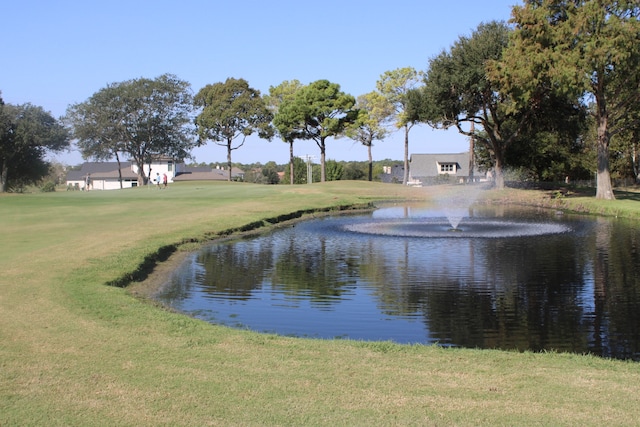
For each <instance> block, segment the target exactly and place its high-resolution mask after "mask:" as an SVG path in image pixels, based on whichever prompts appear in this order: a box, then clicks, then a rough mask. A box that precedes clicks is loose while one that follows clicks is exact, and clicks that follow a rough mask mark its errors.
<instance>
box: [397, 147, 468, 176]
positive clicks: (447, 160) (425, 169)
mask: <svg viewBox="0 0 640 427" xmlns="http://www.w3.org/2000/svg"><path fill="white" fill-rule="evenodd" d="M451 163H453V164H455V165H456V173H455V176H460V177H466V176H469V152H464V153H439V154H412V155H411V159H410V162H409V171H410V172H411V176H412V177H413V178H421V177H436V176H438V175H440V173H441V172H440V170H439V165H441V164H451ZM473 173H474V175H480V174H481V172H480V171H479V170H478V168H477V167H476V168H474V171H473Z"/></svg>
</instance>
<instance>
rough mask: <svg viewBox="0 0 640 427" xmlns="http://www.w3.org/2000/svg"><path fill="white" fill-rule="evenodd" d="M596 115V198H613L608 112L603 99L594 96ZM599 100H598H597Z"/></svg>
mask: <svg viewBox="0 0 640 427" xmlns="http://www.w3.org/2000/svg"><path fill="white" fill-rule="evenodd" d="M596 101H597V104H598V105H597V108H598V116H597V118H596V120H597V122H598V150H597V155H598V170H597V175H596V199H604V200H614V199H615V198H616V197H615V195H614V194H613V187H612V186H611V174H610V173H609V129H608V128H607V124H608V123H607V122H608V114H607V110H606V107H605V103H604V102H603V100H601V99H598V98H596ZM598 101H599V102H598Z"/></svg>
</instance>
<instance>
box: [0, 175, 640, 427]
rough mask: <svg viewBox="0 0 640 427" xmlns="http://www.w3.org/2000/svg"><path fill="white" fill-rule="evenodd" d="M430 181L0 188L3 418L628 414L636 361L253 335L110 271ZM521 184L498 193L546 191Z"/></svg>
mask: <svg viewBox="0 0 640 427" xmlns="http://www.w3.org/2000/svg"><path fill="white" fill-rule="evenodd" d="M433 191H447V190H446V189H443V188H438V189H434V188H432V189H429V188H421V189H419V188H413V189H412V188H406V187H403V186H400V185H385V184H379V183H367V182H331V183H325V184H312V185H300V186H287V185H282V186H262V185H251V184H242V183H215V184H213V183H205V184H176V185H173V186H170V187H169V189H167V190H158V189H155V188H138V189H130V190H123V191H110V192H100V191H93V192H88V193H83V192H58V193H48V194H24V195H3V196H0V426H2V427H4V426H161V425H166V426H179V425H184V426H209V425H211V426H253V425H255V426H258V425H294V426H303V425H304V426H306V425H362V426H370V425H576V426H578V425H580V426H583V425H598V426H600V425H616V426H621V425H638V424H639V423H640V369H639V367H640V365H639V364H638V363H632V362H623V361H612V360H604V359H599V358H596V357H590V356H580V355H571V354H554V353H547V354H534V353H517V352H502V351H482V350H473V349H468V350H462V349H444V348H440V347H438V346H421V345H415V346H407V345H395V344H391V343H388V342H382V343H367V342H357V341H347V340H334V341H332V340H326V341H323V340H313V339H296V338H288V337H278V336H274V335H263V334H257V333H252V332H249V331H240V330H233V329H229V328H226V327H220V326H215V325H210V324H208V323H205V322H202V321H199V320H195V319H192V318H189V317H187V316H184V315H181V314H178V313H172V312H170V311H168V310H165V309H163V308H161V307H158V306H156V305H155V304H153V303H152V302H150V301H146V300H144V299H142V298H138V297H135V296H133V295H132V294H131V292H130V291H129V290H128V289H123V288H119V287H115V286H107V285H106V284H107V283H112V282H118V283H120V282H122V281H123V280H125V279H127V278H128V277H138V276H137V275H135V274H133V273H134V272H136V271H138V270H139V267H140V265H142V264H148V263H149V260H153V259H155V258H160V259H162V258H163V257H164V255H165V253H166V252H167V251H165V250H163V248H164V249H167V248H169V249H173V248H175V247H177V248H178V251H185V250H187V249H189V248H195V247H196V246H197V244H198V242H202V241H204V240H206V239H211V238H215V237H216V236H217V235H219V233H222V232H225V231H227V230H232V229H238V228H243V227H244V226H245V225H247V224H257V223H261V222H265V223H266V221H265V220H266V219H269V218H275V217H278V216H281V215H286V214H289V213H292V212H297V211H306V210H312V209H321V208H329V207H336V206H347V205H352V204H362V203H369V202H371V201H374V200H383V199H384V200H403V199H414V200H428V199H429V198H430V197H431V194H432V192H433ZM514 194H516V193H510V195H509V196H506V197H503V196H497V198H504V199H506V200H509V199H513V200H516V199H518V198H519V197H522V199H521V200H528V199H529V198H530V197H540V196H541V194H537V193H527V194H526V195H525V196H523V194H525V193H524V192H523V193H517V195H516V196H513V195H514ZM512 196H513V197H512ZM615 203H618V202H615ZM620 203H625V202H624V201H623V202H620ZM626 203H628V201H627V202H626Z"/></svg>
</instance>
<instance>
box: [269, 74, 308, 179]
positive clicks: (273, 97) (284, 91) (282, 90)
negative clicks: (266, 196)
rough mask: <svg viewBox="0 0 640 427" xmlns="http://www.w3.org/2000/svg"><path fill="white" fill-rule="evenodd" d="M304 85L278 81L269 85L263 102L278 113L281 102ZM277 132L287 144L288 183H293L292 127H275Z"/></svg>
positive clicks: (288, 99)
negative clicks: (278, 82) (276, 84)
mask: <svg viewBox="0 0 640 427" xmlns="http://www.w3.org/2000/svg"><path fill="white" fill-rule="evenodd" d="M303 87H304V85H303V84H302V83H300V81H299V80H291V81H289V80H285V81H283V82H282V83H280V84H279V85H278V86H270V87H269V95H266V96H265V102H266V103H267V106H268V107H269V108H270V109H271V112H272V113H273V115H274V116H275V115H276V114H277V113H278V109H279V108H280V105H282V103H283V102H285V101H286V102H293V100H294V98H295V96H296V93H297V92H298V91H299V90H300V89H302V88H303ZM276 132H277V134H278V135H279V136H280V138H281V139H282V140H283V141H284V142H286V143H288V144H289V183H290V184H292V185H293V184H294V181H295V180H294V177H295V174H294V170H293V168H294V160H295V156H294V154H293V143H294V141H295V134H294V133H292V129H286V128H282V129H278V128H276Z"/></svg>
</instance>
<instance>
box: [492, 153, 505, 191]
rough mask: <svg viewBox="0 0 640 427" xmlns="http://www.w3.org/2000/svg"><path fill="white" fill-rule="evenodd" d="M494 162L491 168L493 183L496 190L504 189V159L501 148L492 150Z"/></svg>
mask: <svg viewBox="0 0 640 427" xmlns="http://www.w3.org/2000/svg"><path fill="white" fill-rule="evenodd" d="M494 152H495V153H494V156H495V162H494V168H493V169H494V170H493V175H494V177H493V184H494V186H495V188H496V190H504V170H503V167H504V166H503V165H504V160H503V158H502V157H503V154H504V153H503V150H494Z"/></svg>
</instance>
